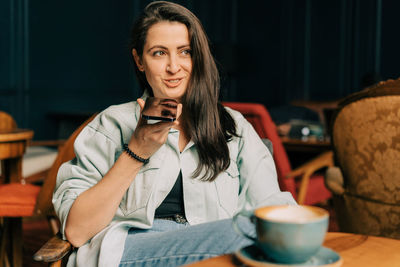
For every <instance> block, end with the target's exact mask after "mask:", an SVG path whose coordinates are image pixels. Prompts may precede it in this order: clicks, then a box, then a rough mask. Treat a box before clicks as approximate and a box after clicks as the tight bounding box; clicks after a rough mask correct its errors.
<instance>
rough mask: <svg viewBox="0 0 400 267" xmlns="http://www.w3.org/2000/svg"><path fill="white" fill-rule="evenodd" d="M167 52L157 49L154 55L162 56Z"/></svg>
mask: <svg viewBox="0 0 400 267" xmlns="http://www.w3.org/2000/svg"><path fill="white" fill-rule="evenodd" d="M164 54H165V53H164V52H163V51H155V52H154V53H153V56H158V57H159V56H162V55H164Z"/></svg>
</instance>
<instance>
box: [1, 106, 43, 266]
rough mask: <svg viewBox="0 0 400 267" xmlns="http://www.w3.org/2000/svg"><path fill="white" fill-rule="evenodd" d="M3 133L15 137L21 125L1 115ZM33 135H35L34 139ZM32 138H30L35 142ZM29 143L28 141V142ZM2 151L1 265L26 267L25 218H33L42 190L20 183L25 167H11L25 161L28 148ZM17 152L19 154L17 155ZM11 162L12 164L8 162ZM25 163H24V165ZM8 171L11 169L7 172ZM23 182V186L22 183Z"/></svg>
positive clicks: (6, 148)
mask: <svg viewBox="0 0 400 267" xmlns="http://www.w3.org/2000/svg"><path fill="white" fill-rule="evenodd" d="M0 131H1V132H2V133H11V132H13V131H16V132H18V131H17V124H16V122H15V120H14V119H13V118H12V116H11V115H9V114H7V113H5V112H2V111H0ZM32 135H33V132H31V137H32ZM31 137H30V138H31ZM25 142H27V140H25ZM16 144H17V143H15V144H14V142H10V146H9V147H5V146H3V147H2V150H1V151H0V153H1V158H2V159H4V160H2V161H0V163H1V179H0V181H1V182H0V265H1V266H3V265H4V266H10V264H13V265H14V266H20V265H21V264H22V261H21V258H22V217H25V216H32V215H33V208H34V203H35V200H36V197H37V195H38V193H39V190H40V187H39V186H35V185H30V184H24V183H22V182H23V180H20V174H21V163H17V165H16V166H12V167H11V166H9V165H6V164H10V160H12V159H13V160H15V159H14V158H16V157H22V155H23V153H24V152H25V144H26V143H23V142H22V143H21V144H20V145H21V146H20V145H18V147H17V146H15V145H16ZM14 149H15V151H14ZM6 161H8V162H6ZM20 162H22V160H21V161H20ZM7 167H8V168H7ZM19 181H21V182H19Z"/></svg>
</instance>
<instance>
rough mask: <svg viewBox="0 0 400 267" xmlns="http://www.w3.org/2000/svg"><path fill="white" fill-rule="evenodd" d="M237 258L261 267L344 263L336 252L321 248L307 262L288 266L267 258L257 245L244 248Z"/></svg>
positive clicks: (323, 266)
mask: <svg viewBox="0 0 400 267" xmlns="http://www.w3.org/2000/svg"><path fill="white" fill-rule="evenodd" d="M235 255H236V257H237V258H238V259H239V260H240V261H242V262H243V263H245V264H248V265H250V266H260V267H295V266H302V267H303V266H319V267H339V266H341V265H342V263H343V259H342V257H340V255H339V254H338V253H336V252H335V251H333V250H331V249H329V248H326V247H321V249H320V250H319V251H318V252H317V254H315V255H314V256H312V257H311V259H309V260H308V261H306V262H303V263H296V264H288V263H277V262H273V261H272V260H270V259H268V258H267V257H265V256H264V255H263V254H262V252H261V251H260V249H259V248H257V247H256V246H255V245H251V246H248V247H244V248H242V249H240V250H239V251H236V252H235Z"/></svg>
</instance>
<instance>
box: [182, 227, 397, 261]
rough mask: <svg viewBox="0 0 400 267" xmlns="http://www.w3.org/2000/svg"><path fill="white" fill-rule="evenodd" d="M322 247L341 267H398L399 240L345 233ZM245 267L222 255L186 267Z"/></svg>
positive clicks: (330, 237) (331, 236)
mask: <svg viewBox="0 0 400 267" xmlns="http://www.w3.org/2000/svg"><path fill="white" fill-rule="evenodd" d="M324 246H325V247H328V248H331V249H333V250H334V251H336V252H338V253H339V254H340V256H341V257H342V259H343V265H342V266H343V267H369V266H374V267H399V266H400V240H396V239H390V238H384V237H375V236H365V235H356V234H347V233H327V235H326V238H325V242H324ZM189 266H190V267H207V266H209V267H211V266H218V267H235V266H245V265H243V264H242V263H241V262H239V261H238V259H236V258H235V256H234V255H223V256H219V257H215V258H211V259H207V260H203V261H199V262H196V263H194V264H190V265H188V266H187V267H189Z"/></svg>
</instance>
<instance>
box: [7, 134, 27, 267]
mask: <svg viewBox="0 0 400 267" xmlns="http://www.w3.org/2000/svg"><path fill="white" fill-rule="evenodd" d="M32 137H33V131H31V130H25V129H13V130H11V131H7V132H4V131H0V161H1V170H2V172H1V176H2V179H1V181H0V183H19V182H23V180H21V179H22V157H23V155H24V153H25V150H26V145H27V143H28V141H29V140H31V139H32ZM3 223H4V224H8V229H9V233H5V234H8V235H10V237H12V238H10V239H11V240H9V243H10V244H11V246H12V251H13V253H12V254H13V255H11V257H12V259H11V262H12V266H14V267H19V266H22V247H21V245H20V244H22V218H21V217H15V218H12V217H7V218H3ZM0 264H1V262H0Z"/></svg>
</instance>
